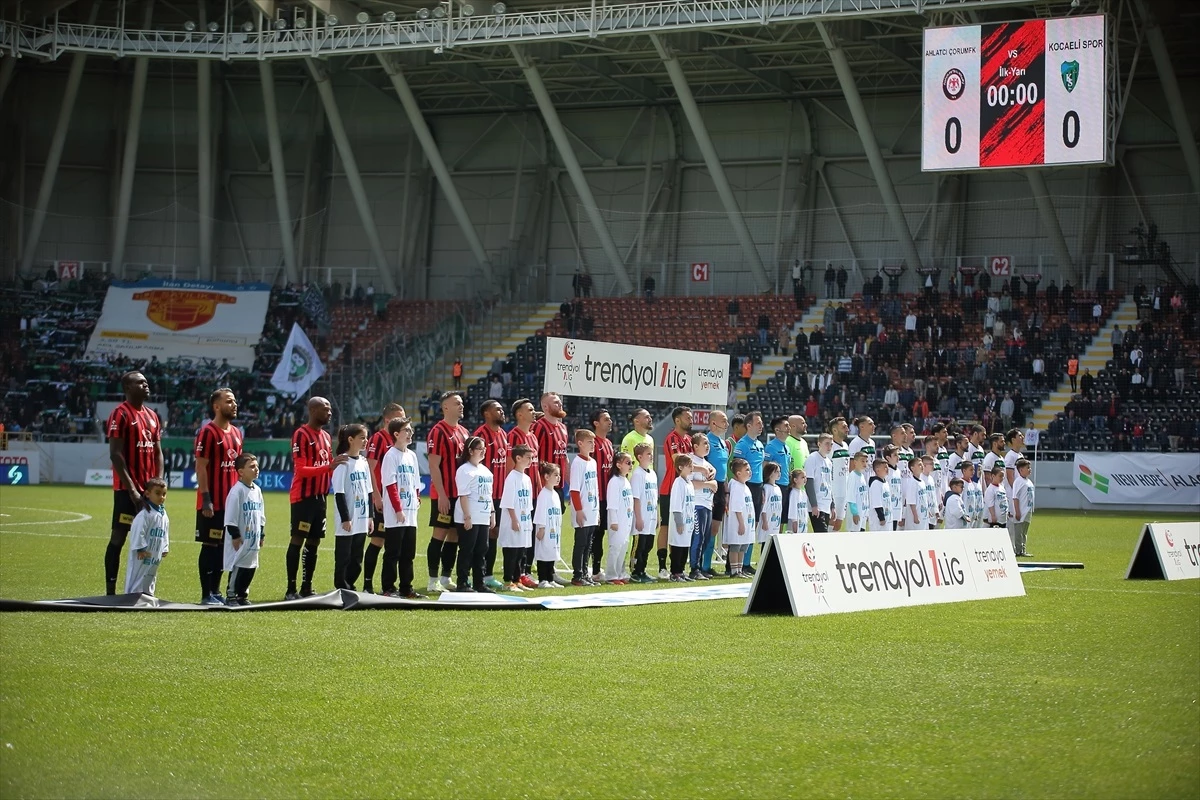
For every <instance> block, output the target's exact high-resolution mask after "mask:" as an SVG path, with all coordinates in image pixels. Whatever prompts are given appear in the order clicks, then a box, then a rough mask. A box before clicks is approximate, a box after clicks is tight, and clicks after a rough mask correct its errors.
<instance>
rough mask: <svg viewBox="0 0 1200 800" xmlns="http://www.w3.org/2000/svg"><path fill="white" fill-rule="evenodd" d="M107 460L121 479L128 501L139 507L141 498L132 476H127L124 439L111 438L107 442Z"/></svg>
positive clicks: (122, 437)
mask: <svg viewBox="0 0 1200 800" xmlns="http://www.w3.org/2000/svg"><path fill="white" fill-rule="evenodd" d="M108 459H109V461H111V462H112V465H113V469H114V470H116V471H117V476H118V477H120V479H121V484H122V485H123V486H124V487H125V491H127V492H129V499H130V500H132V501H133V504H134V505H140V504H141V502H142V496H141V494H139V493H138V490H137V489H135V488H134V486H133V476H132V475H130V474H129V464H128V463H127V462H126V461H125V437H124V436H113V437H110V438H109V440H108Z"/></svg>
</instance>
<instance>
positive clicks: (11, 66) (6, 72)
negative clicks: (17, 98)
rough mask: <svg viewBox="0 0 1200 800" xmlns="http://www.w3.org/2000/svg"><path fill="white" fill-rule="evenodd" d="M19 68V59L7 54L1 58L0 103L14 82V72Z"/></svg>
mask: <svg viewBox="0 0 1200 800" xmlns="http://www.w3.org/2000/svg"><path fill="white" fill-rule="evenodd" d="M16 69H17V59H16V58H14V57H13V56H11V55H9V56H5V57H4V58H3V59H2V60H0V103H3V102H4V94H5V92H7V91H8V85H9V84H10V83H12V77H13V72H15V71H16Z"/></svg>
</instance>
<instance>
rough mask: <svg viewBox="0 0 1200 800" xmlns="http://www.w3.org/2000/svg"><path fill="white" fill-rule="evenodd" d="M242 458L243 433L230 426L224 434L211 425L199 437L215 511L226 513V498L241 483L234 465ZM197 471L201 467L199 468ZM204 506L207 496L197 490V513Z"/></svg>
mask: <svg viewBox="0 0 1200 800" xmlns="http://www.w3.org/2000/svg"><path fill="white" fill-rule="evenodd" d="M241 454H242V432H241V431H239V430H238V429H237V427H236V426H233V425H230V426H229V430H224V431H223V430H221V429H220V428H218V427H217V426H216V425H215V424H214V423H211V422H210V423H208V424H207V425H205V426H204V427H202V428H201V429H200V432H199V433H197V434H196V458H197V460H198V459H201V458H205V459H208V464H207V466H206V468H205V475H206V477H207V478H208V493H209V494H210V495H211V496H212V504H213V511H223V510H225V498H226V496H227V495H228V494H229V490H230V489H232V488H233V485H234V484H235V483H237V479H238V474H237V470H236V469H234V467H233V462H234V461H235V460H236V459H237V457H238V456H240V455H241ZM196 466H197V468H198V467H199V466H200V465H199V464H197V465H196ZM203 506H204V495H202V494H201V493H200V488H199V485H197V488H196V510H197V511H199V510H200V509H201V508H202V507H203Z"/></svg>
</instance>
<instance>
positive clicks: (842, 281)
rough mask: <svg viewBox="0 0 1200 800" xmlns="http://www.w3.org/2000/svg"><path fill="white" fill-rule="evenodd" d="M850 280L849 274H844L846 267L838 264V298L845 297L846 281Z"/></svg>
mask: <svg viewBox="0 0 1200 800" xmlns="http://www.w3.org/2000/svg"><path fill="white" fill-rule="evenodd" d="M849 279H850V275H849V273H847V272H846V265H845V264H839V265H838V270H837V287H838V297H845V296H846V281H848V280H849Z"/></svg>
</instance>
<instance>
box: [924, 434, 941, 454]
mask: <svg viewBox="0 0 1200 800" xmlns="http://www.w3.org/2000/svg"><path fill="white" fill-rule="evenodd" d="M930 445H933V446H934V447H937V446H938V441H937V439H935V438H933V434H932V433H931V434H929V435H928V436H926V437H925V438H924V439H923V440H922V441H921V446H922V447H924V448H925V449H926V450H928V449H929V446H930Z"/></svg>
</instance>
